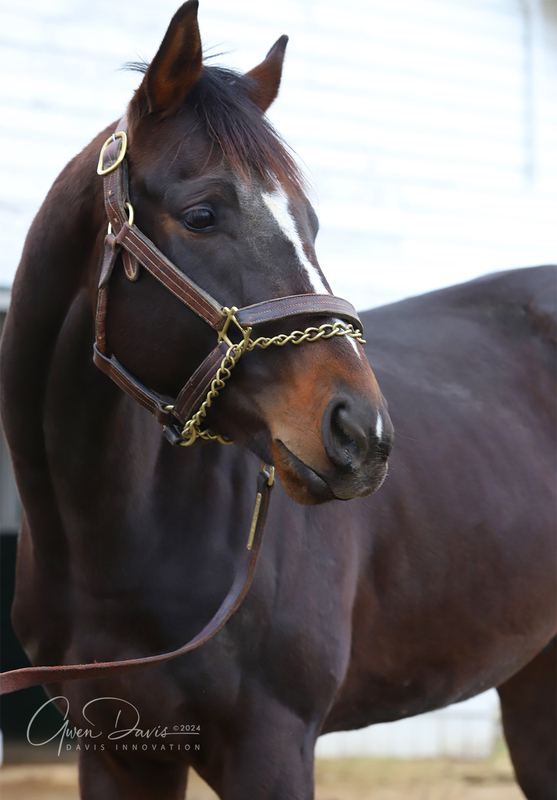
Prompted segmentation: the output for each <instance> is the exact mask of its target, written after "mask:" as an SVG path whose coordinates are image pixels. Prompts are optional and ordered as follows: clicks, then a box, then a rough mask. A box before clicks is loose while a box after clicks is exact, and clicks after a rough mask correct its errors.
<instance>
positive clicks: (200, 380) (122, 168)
mask: <svg viewBox="0 0 557 800" xmlns="http://www.w3.org/2000/svg"><path fill="white" fill-rule="evenodd" d="M126 148H127V120H126V116H125V115H124V117H122V119H121V120H120V122H119V123H118V127H117V130H116V132H115V133H114V134H113V136H111V137H110V139H108V140H107V141H106V142H105V144H104V145H103V147H102V150H101V154H100V157H99V166H98V169H97V172H98V173H99V174H100V175H102V176H103V183H104V203H105V208H106V213H107V216H108V220H109V232H108V234H107V235H106V237H105V241H104V254H103V260H102V267H101V273H100V278H99V291H98V300H97V313H96V318H95V345H94V354H93V359H94V362H95V364H96V365H97V366H98V367H99V368H100V369H101V370H102V371H103V372H105V373H106V374H107V375H108V376H109V377H110V378H112V380H113V381H114V382H115V383H116V384H117V385H118V386H119V387H120V388H121V389H123V391H125V392H126V393H127V394H128V395H129V396H130V397H132V398H133V399H134V400H135V401H136V402H138V403H139V404H140V405H142V406H143V407H144V408H146V409H147V411H149V412H150V413H151V414H153V415H154V416H155V417H156V419H157V420H158V422H160V423H161V424H162V425H163V426H164V433H165V435H166V438H167V439H169V441H170V442H171V443H172V444H184V443H187V442H184V439H183V436H182V434H181V433H180V427H179V426H177V423H182V424H185V423H186V422H187V421H188V419H189V418H190V417H191V415H192V414H193V413H194V412H195V411H196V410H197V409H198V408H199V406H200V404H201V403H202V401H203V397H204V395H205V394H206V392H207V390H208V388H209V387H210V386H211V384H212V382H213V380H214V378H215V376H216V375H217V373H218V371H219V368H220V366H221V364H222V363H223V359H224V358H225V357H226V355H227V352H229V350H230V341H229V340H227V337H226V330H227V327H228V325H229V324H230V322H231V320H232V319H233V320H234V321H235V323H236V324H237V325H238V326H239V327H240V328H241V329H242V330H243V331H245V332H246V338H245V342H246V343H247V341H248V338H249V333H250V332H251V329H252V328H253V327H255V326H259V325H263V324H265V323H267V322H271V321H275V320H280V319H287V318H289V317H294V316H299V315H302V316H311V315H313V316H321V317H323V316H333V317H338V318H340V319H343V320H346V321H347V322H349V323H350V324H351V325H353V326H354V327H355V328H356V329H360V330H361V327H362V324H361V322H360V320H359V318H358V315H357V313H356V311H355V309H354V307H353V306H352V305H351V304H350V303H348V302H347V301H346V300H341V299H340V298H338V297H334V296H333V295H318V294H302V295H293V296H291V297H280V298H277V299H274V300H267V301H265V302H263V303H256V304H255V305H251V306H246V307H245V308H241V309H239V310H235V311H234V312H232V310H231V309H227V308H226V307H222V306H221V305H220V304H219V303H218V302H217V301H216V300H215V299H214V298H213V297H211V295H210V294H208V293H207V292H205V291H203V289H201V288H200V287H199V286H197V285H196V284H195V283H194V282H193V281H192V280H191V279H190V278H188V277H187V276H186V275H184V273H183V272H180V270H179V269H177V267H176V266H175V265H174V264H173V263H172V262H171V261H170V260H169V259H168V258H166V256H165V255H164V254H163V253H161V251H160V250H159V249H158V248H157V247H156V246H155V245H154V244H153V242H152V241H151V240H150V239H148V238H147V236H145V234H143V233H142V232H141V231H140V230H139V229H138V228H137V227H136V226H135V225H134V224H133V208H132V206H131V203H130V200H129V193H128V176H127V165H126V160H125V155H126ZM120 252H121V254H122V261H123V265H124V270H125V273H126V275H127V277H128V278H129V280H131V281H135V280H137V279H138V277H139V274H140V268H141V266H143V267H144V268H145V269H146V270H148V272H150V273H151V275H153V276H154V277H155V278H156V279H157V280H158V281H159V282H160V283H162V285H163V286H165V287H166V288H167V289H168V290H169V291H170V292H172V294H174V295H175V296H176V297H178V298H179V299H180V300H181V301H182V302H183V303H184V304H185V305H186V306H188V308H190V309H191V310H192V311H194V312H195V313H196V314H197V315H198V316H199V317H201V319H203V320H204V321H205V322H206V323H207V324H208V325H210V326H211V327H212V328H213V329H214V330H215V331H217V332H220V336H219V341H218V343H217V345H216V347H215V348H214V350H213V351H212V352H211V353H210V354H209V355H208V356H207V358H205V360H204V361H203V362H202V363H201V365H200V366H199V367H198V368H197V370H196V371H195V372H194V374H193V375H192V376H191V377H190V379H189V380H188V381H187V383H186V384H185V386H184V388H183V389H182V391H181V392H180V394H179V395H178V397H177V398H176V400H175V401H174V403H173V404H168V402H167V401H166V400H165V399H164V398H163V397H161V396H160V395H159V394H157V393H156V392H154V391H152V390H151V389H148V388H147V387H146V386H144V385H143V384H142V383H140V382H139V381H138V380H137V378H135V377H134V376H133V375H131V374H130V373H129V372H128V371H127V370H126V369H125V368H124V367H123V366H122V364H120V362H119V361H118V359H117V358H116V357H115V356H114V355H113V354H110V351H109V348H108V345H107V341H106V314H107V308H108V285H109V281H110V276H111V275H112V272H113V270H114V266H115V263H116V261H117V258H118V255H119V254H120ZM341 335H342V334H341ZM315 338H318V337H315ZM223 339H224V340H223ZM227 341H228V345H227V344H226V343H225V342H227ZM242 352H243V351H242ZM273 485H274V468H273V467H266V465H263V467H262V469H261V471H260V473H259V475H258V478H257V495H256V501H255V509H254V512H253V519H252V522H251V526H250V530H249V536H248V540H247V543H246V550H245V551H244V556H243V559H242V562H241V565H240V569H239V571H238V573H237V575H236V578H235V579H234V582H233V584H232V586H231V588H230V590H229V592H228V594H227V595H226V597H225V599H224V600H223V602H222V604H221V606H220V608H219V609H218V611H217V612H216V613H215V614H214V616H213V618H212V619H211V620H210V621H209V622H208V623H207V625H205V627H204V628H203V630H202V631H201V632H200V633H198V634H197V635H196V636H194V637H193V639H190V641H189V642H187V643H186V644H185V645H183V646H182V647H180V648H179V649H178V650H174V651H172V652H170V653H162V654H160V655H154V656H148V657H145V658H134V659H127V660H123V661H108V662H95V663H93V664H74V665H71V664H70V665H61V666H47V667H24V668H23V669H18V670H12V671H10V672H4V673H1V674H0V695H2V694H8V693H10V692H15V691H18V690H19V689H26V688H28V687H30V686H37V685H39V684H47V683H55V682H61V681H69V680H78V679H85V678H104V677H109V676H115V675H121V674H123V673H126V672H129V671H132V670H134V669H140V668H143V667H147V666H151V665H153V664H163V663H165V662H167V661H171V660H172V659H174V658H177V657H178V656H180V655H183V654H184V653H187V652H189V651H190V650H194V649H195V648H196V647H199V646H200V645H202V644H203V643H204V642H206V641H207V640H208V639H210V638H211V637H212V636H214V635H215V633H217V631H219V630H220V629H221V628H222V627H223V625H224V624H225V623H226V622H227V620H228V619H229V618H230V617H231V616H232V614H233V613H234V612H235V611H236V609H237V608H238V607H239V606H240V604H241V602H242V600H243V599H244V597H245V596H246V594H247V592H248V589H249V587H250V585H251V581H252V578H253V574H254V572H255V567H256V564H257V559H258V556H259V551H260V547H261V540H262V536H263V529H264V526H265V519H266V516H267V509H268V506H269V500H270V495H271V490H272V487H273Z"/></svg>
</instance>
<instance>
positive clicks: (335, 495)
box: [271, 439, 387, 506]
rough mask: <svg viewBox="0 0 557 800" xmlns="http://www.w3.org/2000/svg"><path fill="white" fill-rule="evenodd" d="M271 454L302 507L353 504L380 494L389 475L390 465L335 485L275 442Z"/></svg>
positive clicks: (284, 481) (291, 495) (289, 490)
mask: <svg viewBox="0 0 557 800" xmlns="http://www.w3.org/2000/svg"><path fill="white" fill-rule="evenodd" d="M271 451H272V455H273V460H274V463H275V467H276V470H277V473H278V475H279V477H280V480H281V482H282V484H283V486H284V488H285V489H286V492H287V493H288V495H289V496H290V497H291V498H292V499H293V500H295V501H296V502H297V503H300V504H301V505H306V506H309V505H320V504H321V503H328V502H329V501H330V500H353V499H354V498H356V497H365V496H366V495H368V494H372V493H373V492H376V491H377V489H379V487H380V486H381V484H382V483H383V481H384V480H385V477H386V475H387V467H386V465H384V466H382V467H380V468H379V469H375V470H373V474H372V475H365V474H364V475H361V476H359V477H358V478H355V477H354V476H352V477H351V479H350V480H349V481H346V480H344V481H343V480H340V481H338V483H337V482H335V485H333V486H332V485H331V481H330V479H329V480H328V479H327V478H326V477H324V476H322V475H320V474H319V473H318V472H317V471H316V470H314V469H312V468H311V467H310V466H308V465H307V464H306V463H305V462H304V461H302V460H301V459H300V458H298V456H296V455H294V453H293V452H292V451H291V450H289V449H288V447H286V445H285V444H284V443H283V442H281V441H280V439H275V440H274V441H273V443H272V445H271Z"/></svg>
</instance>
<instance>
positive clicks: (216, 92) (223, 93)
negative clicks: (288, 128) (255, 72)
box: [125, 62, 308, 196]
mask: <svg viewBox="0 0 557 800" xmlns="http://www.w3.org/2000/svg"><path fill="white" fill-rule="evenodd" d="M125 66H126V68H127V69H131V70H133V71H135V72H140V73H142V74H145V72H146V71H147V69H148V67H149V65H148V64H147V63H146V62H132V63H129V64H126V65H125ZM252 85H253V79H252V78H250V77H249V76H247V75H242V74H241V73H239V72H236V71H235V70H231V69H226V68H224V67H214V66H207V65H206V64H205V65H204V67H203V71H202V73H201V77H200V79H199V80H198V82H197V84H196V85H195V86H194V88H193V89H192V91H191V92H190V94H189V96H188V98H187V100H186V103H187V105H188V106H189V107H190V108H193V110H194V112H195V114H196V116H197V118H198V119H199V121H200V123H201V124H202V125H203V127H204V129H205V132H206V134H207V136H208V137H209V138H210V139H211V140H212V141H214V142H215V143H216V144H217V145H218V146H219V147H220V149H221V150H222V153H223V155H224V157H225V159H226V160H227V161H228V163H229V164H230V166H231V167H232V169H234V170H235V171H236V172H238V173H239V174H240V175H242V176H243V177H244V179H245V180H246V181H248V182H249V180H250V178H251V176H252V174H253V173H254V172H255V173H256V174H258V175H261V176H262V177H264V178H270V179H271V180H276V181H278V182H279V183H280V184H281V185H282V186H283V187H284V189H285V190H286V191H287V193H288V194H290V195H293V196H299V195H303V194H306V193H307V190H308V184H307V180H306V178H305V176H304V174H303V172H302V170H301V169H300V167H299V166H298V164H297V163H296V161H295V159H294V156H293V152H292V151H291V149H290V148H289V147H288V145H287V144H286V143H285V141H284V140H283V138H282V137H281V135H280V134H279V133H278V131H276V130H275V128H274V127H273V125H272V124H271V122H270V121H269V120H268V119H267V117H266V116H265V115H264V114H262V112H261V109H260V108H258V107H257V106H256V105H255V103H254V102H253V101H252V100H251V99H250V97H249V92H250V88H251V86H252Z"/></svg>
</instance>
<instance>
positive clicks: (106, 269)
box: [99, 233, 120, 289]
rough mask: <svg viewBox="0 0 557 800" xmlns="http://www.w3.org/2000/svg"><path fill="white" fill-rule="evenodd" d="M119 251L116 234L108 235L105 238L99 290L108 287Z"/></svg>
mask: <svg viewBox="0 0 557 800" xmlns="http://www.w3.org/2000/svg"><path fill="white" fill-rule="evenodd" d="M119 249H120V248H119V247H118V243H117V242H116V237H115V236H114V234H113V233H107V235H106V236H105V237H104V251H103V260H102V266H101V274H100V277H99V289H102V288H103V286H106V284H107V283H108V281H109V280H110V276H111V275H112V270H113V269H114V264H115V263H116V258H117V256H118V250H119Z"/></svg>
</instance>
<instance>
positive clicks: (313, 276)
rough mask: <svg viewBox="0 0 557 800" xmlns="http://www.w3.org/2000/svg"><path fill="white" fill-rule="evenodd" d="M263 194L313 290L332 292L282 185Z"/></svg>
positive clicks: (317, 292)
mask: <svg viewBox="0 0 557 800" xmlns="http://www.w3.org/2000/svg"><path fill="white" fill-rule="evenodd" d="M261 196H262V197H263V201H264V203H265V205H266V206H267V208H268V209H269V211H270V212H271V214H272V215H273V217H274V218H275V220H276V222H277V224H278V226H279V228H280V229H281V231H282V232H283V234H284V235H285V236H286V238H287V239H288V241H289V242H292V244H293V245H294V251H295V253H296V255H297V256H298V261H299V262H300V265H301V266H302V267H303V268H304V269H305V271H306V272H307V276H308V279H309V282H310V284H311V287H312V289H313V291H314V292H315V293H316V294H330V292H329V290H328V289H327V287H326V286H325V284H324V283H323V279H322V277H321V275H320V274H319V271H318V270H317V269H316V267H315V265H314V264H312V263H311V261H310V260H309V258H308V257H307V256H306V254H305V251H304V245H303V244H302V240H301V239H300V234H299V233H298V229H297V228H296V221H295V219H294V217H293V216H292V214H291V213H290V209H289V208H288V197H287V195H286V192H285V191H284V189H283V188H282V186H279V187H278V188H277V189H275V190H274V191H273V192H262V193H261ZM335 321H337V320H335ZM345 338H346V339H347V340H348V341H349V342H350V344H351V345H352V347H353V348H354V352H355V353H356V355H357V356H358V358H360V359H361V357H362V354H361V353H360V351H359V349H358V345H357V344H356V342H355V341H354V339H351V338H350V337H349V336H346V337H345ZM381 424H382V423H381Z"/></svg>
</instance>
